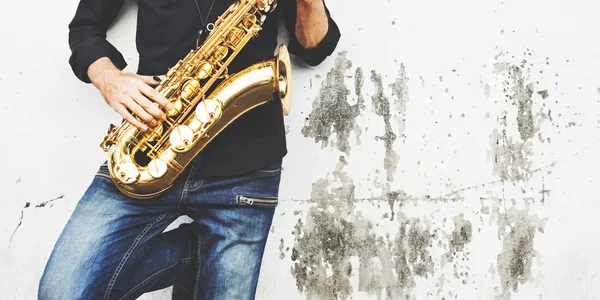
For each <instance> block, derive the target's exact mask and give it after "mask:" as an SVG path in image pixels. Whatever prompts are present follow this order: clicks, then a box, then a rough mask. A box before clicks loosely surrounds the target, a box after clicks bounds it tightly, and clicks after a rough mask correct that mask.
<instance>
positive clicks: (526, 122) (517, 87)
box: [510, 66, 534, 141]
mask: <svg viewBox="0 0 600 300" xmlns="http://www.w3.org/2000/svg"><path fill="white" fill-rule="evenodd" d="M510 73H512V74H510V75H511V77H512V80H513V87H512V88H513V93H514V100H515V101H516V102H517V107H518V112H517V124H518V128H519V133H520V135H521V140H523V141H527V140H528V139H530V138H532V137H533V134H534V124H533V113H532V111H531V105H532V100H531V96H532V95H533V83H529V84H527V85H525V79H524V78H523V72H522V71H521V69H520V68H519V67H517V66H512V67H511V70H510Z"/></svg>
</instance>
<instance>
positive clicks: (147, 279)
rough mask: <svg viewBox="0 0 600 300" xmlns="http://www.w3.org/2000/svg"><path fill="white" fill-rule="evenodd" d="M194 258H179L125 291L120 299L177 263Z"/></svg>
mask: <svg viewBox="0 0 600 300" xmlns="http://www.w3.org/2000/svg"><path fill="white" fill-rule="evenodd" d="M191 260H192V257H185V258H182V259H180V260H178V261H177V262H175V263H173V264H171V265H170V266H167V267H164V268H162V269H160V270H158V271H157V272H156V273H154V274H152V275H150V276H148V277H147V278H146V279H144V280H142V281H141V282H140V283H138V284H136V285H135V286H134V287H133V288H131V289H130V290H129V291H128V292H127V293H125V295H123V297H121V298H119V300H123V299H126V298H127V296H129V295H130V294H131V293H133V292H135V291H137V290H138V289H140V288H141V287H143V286H144V285H145V284H146V283H147V282H148V281H149V280H151V279H153V278H154V277H156V276H158V275H160V274H161V273H163V272H164V271H166V270H168V269H170V268H172V267H174V266H176V265H177V264H179V263H181V262H189V261H191Z"/></svg>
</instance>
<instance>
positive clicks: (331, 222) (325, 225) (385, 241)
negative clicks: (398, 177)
mask: <svg viewBox="0 0 600 300" xmlns="http://www.w3.org/2000/svg"><path fill="white" fill-rule="evenodd" d="M346 166H347V161H346V159H345V158H344V157H343V156H342V157H340V160H339V162H338V165H337V167H336V169H335V171H334V172H332V176H333V178H332V179H331V180H328V179H319V180H317V181H316V182H315V183H314V184H313V188H312V192H311V202H312V203H314V206H313V207H311V208H310V209H309V210H308V213H307V216H306V219H304V221H303V219H298V222H297V224H296V226H295V229H294V236H295V238H294V246H293V248H292V253H291V259H292V261H293V266H292V269H291V273H292V275H293V276H294V278H295V279H296V285H297V288H298V290H299V291H300V292H302V293H304V294H305V296H306V297H307V298H308V299H324V300H328V299H332V300H333V299H349V298H351V297H352V295H353V293H355V292H357V291H356V290H353V287H352V285H351V282H350V278H351V277H352V276H357V277H358V291H361V292H366V293H368V294H370V295H377V297H378V298H379V299H383V298H385V299H390V300H391V299H414V296H412V293H411V290H412V289H413V288H414V286H415V278H416V277H428V276H431V275H432V274H433V272H434V263H433V260H432V258H431V254H430V252H429V249H430V247H431V246H432V242H433V234H432V233H431V229H430V228H429V226H428V225H426V224H425V222H423V221H422V220H420V219H409V218H407V217H406V216H405V215H404V214H402V213H399V214H398V217H397V223H396V224H397V226H399V234H398V235H397V236H396V238H395V239H393V240H391V239H390V237H389V236H386V237H383V236H378V235H377V234H375V232H374V230H375V227H377V226H378V224H373V222H372V221H370V220H367V219H366V218H365V217H364V216H363V213H362V212H361V211H360V210H357V209H356V208H355V202H357V201H359V200H357V199H356V198H355V197H354V187H355V185H354V181H353V180H352V178H350V177H349V175H348V174H347V173H346V172H345V171H344V168H345V167H346ZM396 195H397V197H398V198H400V197H404V196H406V194H405V193H403V192H398V193H396ZM403 200H404V199H399V201H403ZM353 257H357V258H358V266H356V265H354V266H353V264H352V258H353Z"/></svg>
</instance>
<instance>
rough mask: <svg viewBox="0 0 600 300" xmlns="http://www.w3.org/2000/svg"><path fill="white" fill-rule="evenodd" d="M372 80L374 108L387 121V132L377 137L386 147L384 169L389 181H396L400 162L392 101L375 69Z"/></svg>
mask: <svg viewBox="0 0 600 300" xmlns="http://www.w3.org/2000/svg"><path fill="white" fill-rule="evenodd" d="M371 81H372V82H373V83H374V84H375V94H374V95H373V96H372V97H371V99H372V101H373V109H374V110H375V113H376V114H377V115H378V116H381V117H383V121H384V123H385V133H384V135H383V136H378V137H376V139H377V140H382V141H383V142H384V147H385V157H384V161H383V166H384V169H385V170H386V172H387V181H390V182H391V181H394V172H395V171H396V166H397V164H398V158H399V157H398V153H396V151H395V150H394V141H395V140H396V134H395V133H394V131H393V130H392V125H391V123H390V118H391V112H390V101H389V100H388V98H387V97H386V96H385V94H384V92H383V83H382V80H381V76H380V75H379V74H377V73H376V72H375V71H374V70H373V71H371Z"/></svg>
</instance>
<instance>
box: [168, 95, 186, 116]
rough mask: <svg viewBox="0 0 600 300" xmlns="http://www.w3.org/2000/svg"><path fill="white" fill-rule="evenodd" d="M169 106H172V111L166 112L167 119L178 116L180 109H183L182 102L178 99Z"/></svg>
mask: <svg viewBox="0 0 600 300" xmlns="http://www.w3.org/2000/svg"><path fill="white" fill-rule="evenodd" d="M171 104H173V109H171V110H169V111H168V112H167V115H168V116H169V117H172V116H174V115H176V114H178V113H179V112H180V111H181V109H182V108H183V102H182V101H181V100H179V99H178V100H175V101H173V102H171Z"/></svg>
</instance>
